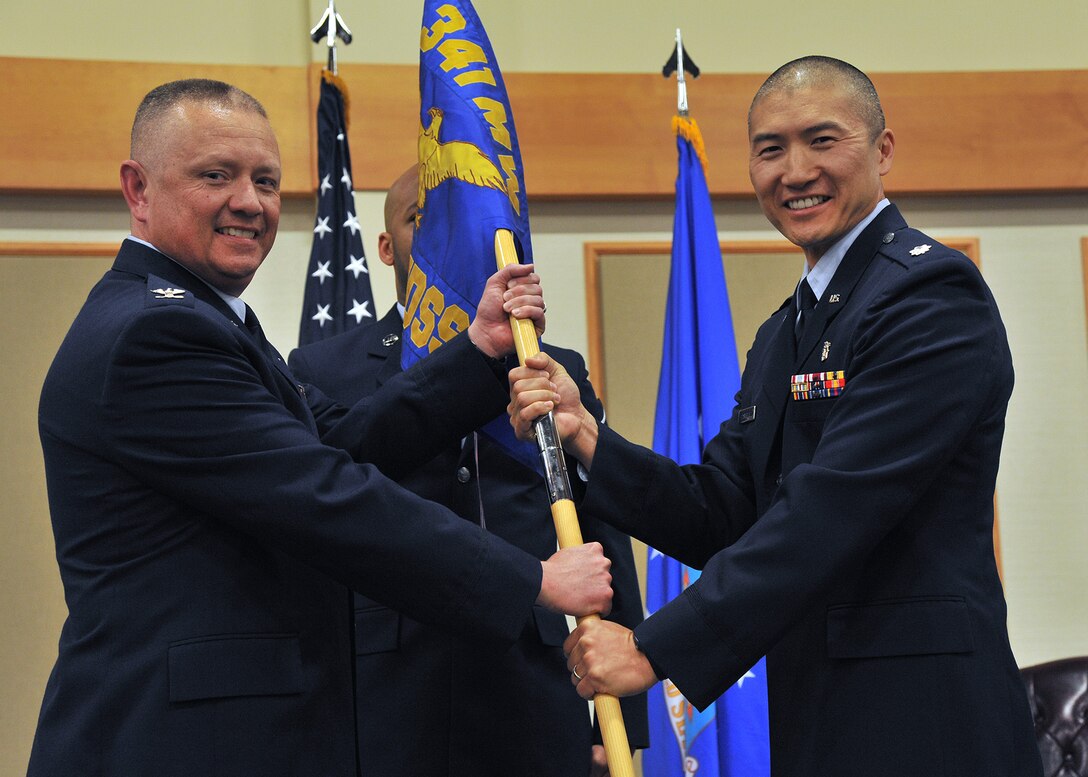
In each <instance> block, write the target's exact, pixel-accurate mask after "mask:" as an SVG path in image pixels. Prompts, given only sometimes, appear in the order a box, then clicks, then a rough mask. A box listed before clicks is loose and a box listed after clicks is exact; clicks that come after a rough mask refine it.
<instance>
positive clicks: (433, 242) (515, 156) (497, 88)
mask: <svg viewBox="0 0 1088 777" xmlns="http://www.w3.org/2000/svg"><path fill="white" fill-rule="evenodd" d="M419 94H420V111H419V114H420V115H419V193H418V201H417V208H418V210H417V215H416V229H415V236H414V238H413V240H412V261H411V263H410V268H409V273H408V283H407V290H406V304H405V314H404V339H403V348H402V350H401V362H402V366H403V367H405V368H407V367H409V366H410V365H412V364H413V363H415V362H416V361H418V360H420V359H422V358H424V357H425V356H426V355H427V354H428V353H430V352H431V351H433V350H435V349H436V348H438V347H440V346H441V345H442V344H443V343H445V342H448V341H449V340H450V339H452V338H453V337H455V336H456V335H457V334H458V333H459V332H463V331H465V330H466V329H468V325H469V322H471V320H472V318H473V316H475V314H476V303H477V301H478V300H479V298H480V294H481V293H482V291H483V288H484V285H485V283H486V281H487V279H488V277H490V276H491V275H492V274H493V273H494V272H495V248H494V245H495V243H494V241H495V230H497V229H509V230H510V231H511V232H513V233H514V238H515V242H516V243H517V246H518V252H519V256H520V259H521V260H522V261H523V262H531V261H532V244H531V241H530V237H529V208H528V204H527V202H526V197H525V184H524V178H523V175H522V164H521V151H520V149H519V147H518V139H517V132H516V131H515V129H514V115H513V111H512V110H511V109H510V102H509V100H508V98H507V94H506V85H505V84H504V83H503V79H502V74H501V73H500V72H499V65H498V61H497V60H496V58H495V52H494V51H493V50H492V48H491V42H490V41H489V40H488V37H487V33H486V32H485V31H484V28H483V24H482V23H481V22H480V18H479V16H477V15H476V11H475V9H474V8H473V7H472V3H471V2H468V0H455V1H454V2H435V1H433V0H427V2H425V3H424V5H423V23H422V28H421V30H420V39H419ZM485 432H487V433H488V434H489V435H490V436H491V437H493V438H494V439H496V440H497V441H498V442H499V443H500V444H501V445H502V446H503V448H504V449H505V450H506V451H507V452H508V453H510V454H511V455H512V456H514V458H516V459H517V460H519V461H521V462H522V463H524V464H526V465H527V466H530V467H532V468H533V469H539V458H538V455H537V453H536V448H535V447H534V446H532V445H530V444H527V443H522V442H519V441H518V440H516V439H514V436H513V433H512V431H511V429H510V424H509V422H508V421H507V419H506V418H499V419H496V420H495V421H494V422H492V423H491V424H488V426H487V427H486V428H485Z"/></svg>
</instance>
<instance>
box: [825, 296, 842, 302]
mask: <svg viewBox="0 0 1088 777" xmlns="http://www.w3.org/2000/svg"><path fill="white" fill-rule="evenodd" d="M841 299H842V297H841V296H839V295H838V294H832V295H831V296H830V297H828V298H827V301H828V302H832V303H834V302H838V301H839V300H841Z"/></svg>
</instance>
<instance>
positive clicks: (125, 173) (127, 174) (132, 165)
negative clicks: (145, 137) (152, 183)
mask: <svg viewBox="0 0 1088 777" xmlns="http://www.w3.org/2000/svg"><path fill="white" fill-rule="evenodd" d="M121 193H122V194H123V195H124V196H125V203H126V204H127V205H128V209H129V212H130V213H131V214H132V219H133V221H134V222H136V221H138V222H140V223H144V222H146V221H147V210H148V176H147V170H145V169H144V166H143V165H141V164H140V163H139V162H137V161H136V160H134V159H126V160H125V161H124V162H122V163H121Z"/></svg>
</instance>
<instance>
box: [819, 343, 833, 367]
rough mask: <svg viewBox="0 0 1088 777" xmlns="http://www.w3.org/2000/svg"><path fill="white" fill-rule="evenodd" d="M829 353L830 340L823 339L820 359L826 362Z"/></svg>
mask: <svg viewBox="0 0 1088 777" xmlns="http://www.w3.org/2000/svg"><path fill="white" fill-rule="evenodd" d="M829 353H831V341H830V340H824V349H823V351H821V352H820V361H822V362H826V361H827V355H828V354H829Z"/></svg>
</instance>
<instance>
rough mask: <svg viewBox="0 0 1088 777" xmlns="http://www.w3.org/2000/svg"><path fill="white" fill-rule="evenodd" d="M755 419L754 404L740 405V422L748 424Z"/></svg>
mask: <svg viewBox="0 0 1088 777" xmlns="http://www.w3.org/2000/svg"><path fill="white" fill-rule="evenodd" d="M754 420H756V406H755V405H752V406H751V407H742V408H741V409H740V422H741V423H742V424H750V423H752V421H754Z"/></svg>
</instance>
